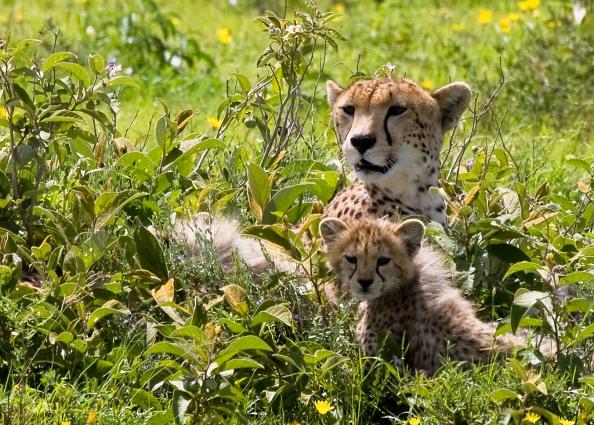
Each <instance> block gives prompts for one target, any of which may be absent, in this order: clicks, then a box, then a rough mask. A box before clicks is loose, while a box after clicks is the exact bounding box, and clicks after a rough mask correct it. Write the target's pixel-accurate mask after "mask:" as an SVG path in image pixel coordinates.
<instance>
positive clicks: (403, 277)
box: [320, 218, 425, 300]
mask: <svg viewBox="0 0 594 425" xmlns="http://www.w3.org/2000/svg"><path fill="white" fill-rule="evenodd" d="M320 233H321V235H322V238H323V239H324V242H325V244H326V251H327V258H328V263H329V264H330V266H331V267H332V268H333V269H334V271H335V273H336V278H337V279H338V282H339V284H340V286H341V287H343V288H345V289H347V288H348V290H350V292H351V294H352V295H353V296H354V297H356V298H360V299H364V300H373V299H375V298H378V297H381V296H382V295H384V294H386V293H388V292H390V291H392V290H394V289H397V288H400V287H403V286H405V285H408V284H410V283H411V282H412V281H413V280H414V279H415V277H416V274H417V268H416V266H415V263H414V261H413V260H414V257H415V256H416V254H417V253H418V251H419V249H420V247H421V242H422V240H423V235H424V233H425V226H424V225H423V223H422V222H421V221H419V220H414V219H411V220H406V221H404V222H402V223H400V224H395V223H392V222H389V221H387V220H361V221H356V222H349V224H348V226H347V225H346V224H345V223H344V222H343V221H341V220H339V219H336V218H326V219H324V220H322V222H321V223H320Z"/></svg>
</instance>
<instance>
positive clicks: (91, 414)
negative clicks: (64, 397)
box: [87, 410, 97, 425]
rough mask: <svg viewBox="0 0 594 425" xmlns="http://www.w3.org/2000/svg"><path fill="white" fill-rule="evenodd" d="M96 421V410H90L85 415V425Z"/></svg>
mask: <svg viewBox="0 0 594 425" xmlns="http://www.w3.org/2000/svg"><path fill="white" fill-rule="evenodd" d="M96 423H97V412H95V411H94V410H91V411H90V412H89V415H88V416H87V425H95V424H96Z"/></svg>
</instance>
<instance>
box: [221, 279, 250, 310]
mask: <svg viewBox="0 0 594 425" xmlns="http://www.w3.org/2000/svg"><path fill="white" fill-rule="evenodd" d="M222 290H223V293H224V294H225V301H227V304H229V307H231V308H232V309H233V310H235V311H236V312H237V313H238V314H239V315H240V316H245V315H247V314H248V313H249V311H250V308H249V306H248V303H247V301H248V299H247V293H246V292H245V289H243V288H242V287H241V286H239V285H236V284H233V283H232V284H230V285H226V286H223V288H222Z"/></svg>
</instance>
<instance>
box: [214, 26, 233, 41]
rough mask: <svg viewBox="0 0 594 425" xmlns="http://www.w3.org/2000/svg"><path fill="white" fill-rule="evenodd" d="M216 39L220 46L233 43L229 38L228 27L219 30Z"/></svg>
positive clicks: (231, 38)
mask: <svg viewBox="0 0 594 425" xmlns="http://www.w3.org/2000/svg"><path fill="white" fill-rule="evenodd" d="M217 37H218V38H219V41H220V42H221V44H229V43H231V41H233V37H232V36H231V30H230V29H229V28H228V27H223V28H219V29H218V30H217Z"/></svg>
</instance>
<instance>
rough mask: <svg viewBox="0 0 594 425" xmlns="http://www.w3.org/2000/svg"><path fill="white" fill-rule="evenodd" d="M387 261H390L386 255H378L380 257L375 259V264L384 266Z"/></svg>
mask: <svg viewBox="0 0 594 425" xmlns="http://www.w3.org/2000/svg"><path fill="white" fill-rule="evenodd" d="M389 262H390V259H389V258H388V257H380V258H378V259H377V265H378V266H385V265H386V264H388V263H389Z"/></svg>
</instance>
